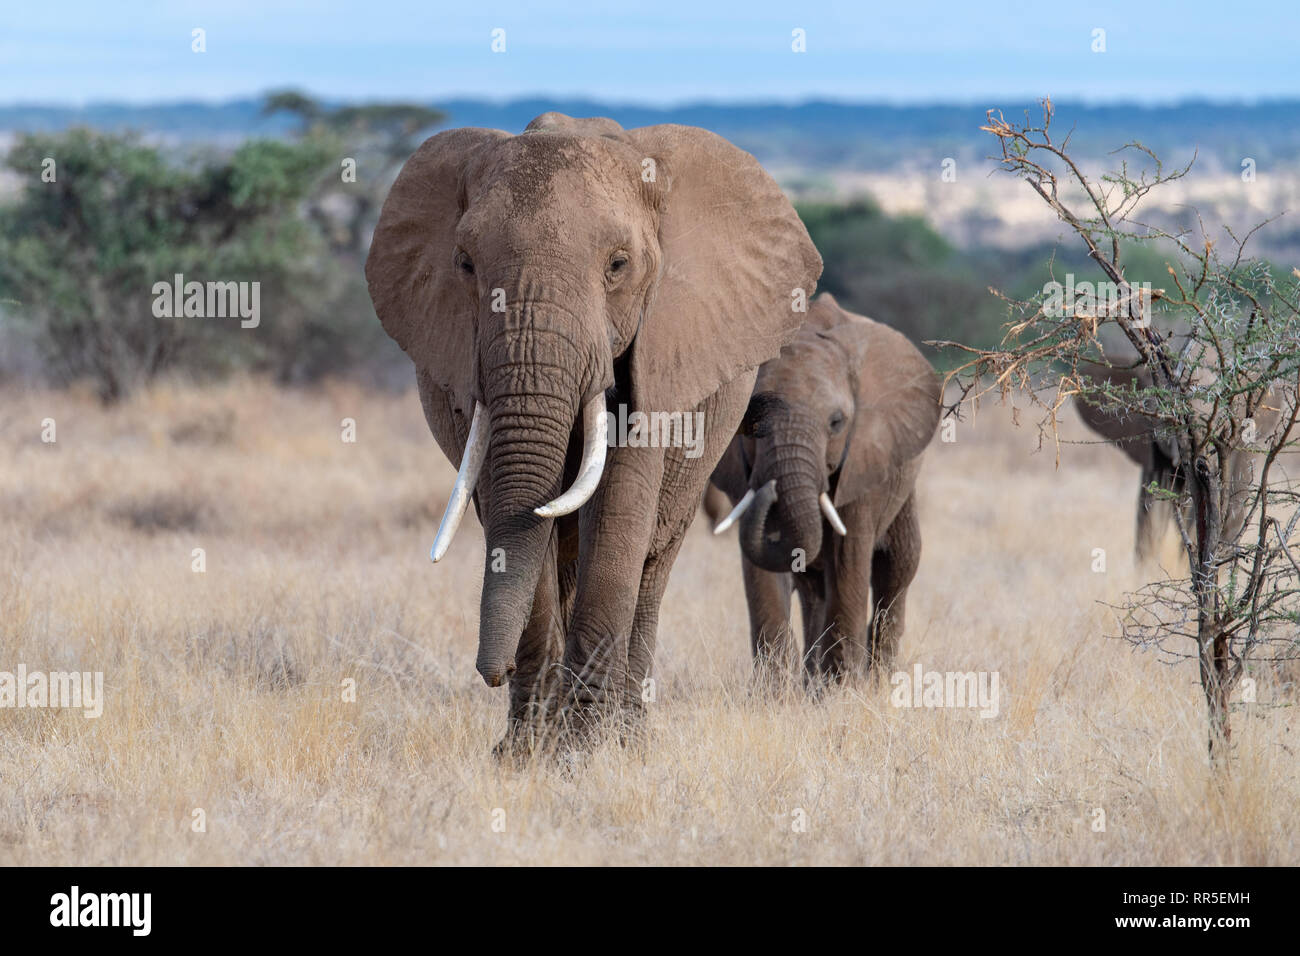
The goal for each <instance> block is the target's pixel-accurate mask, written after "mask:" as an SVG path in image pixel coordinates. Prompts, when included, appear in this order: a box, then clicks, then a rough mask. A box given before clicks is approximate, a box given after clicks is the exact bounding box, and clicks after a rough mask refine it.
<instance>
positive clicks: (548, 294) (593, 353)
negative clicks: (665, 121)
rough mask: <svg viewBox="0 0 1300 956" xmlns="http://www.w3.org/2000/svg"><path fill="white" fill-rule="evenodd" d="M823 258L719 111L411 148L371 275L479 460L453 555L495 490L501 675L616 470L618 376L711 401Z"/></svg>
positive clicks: (492, 589)
mask: <svg viewBox="0 0 1300 956" xmlns="http://www.w3.org/2000/svg"><path fill="white" fill-rule="evenodd" d="M820 271H821V260H820V257H818V255H817V253H816V250H815V249H814V248H813V246H812V243H811V241H810V240H809V239H808V235H807V232H806V231H805V230H804V228H803V226H802V224H801V223H800V222H799V220H798V217H797V216H796V215H795V213H794V210H793V208H792V207H791V205H790V203H789V202H788V200H786V198H785V197H784V196H783V195H782V193H781V191H780V189H779V188H778V187H777V185H776V184H775V183H774V182H773V181H772V180H771V178H770V177H768V176H767V174H766V173H764V172H763V170H762V169H761V167H760V166H759V165H758V163H757V162H756V161H755V160H754V159H753V157H751V156H749V155H748V154H747V153H744V152H742V151H741V150H739V149H737V148H735V147H734V146H732V145H731V144H729V143H727V142H726V141H725V140H723V139H721V138H720V137H718V136H715V135H714V134H712V133H709V132H706V131H704V130H701V129H695V128H692V127H683V126H673V125H665V126H654V127H647V128H643V129H637V130H627V131H625V130H623V129H622V127H620V126H619V125H618V124H617V123H615V122H614V121H612V120H608V119H572V118H570V117H567V116H563V115H561V114H558V113H548V114H545V115H543V116H540V117H538V118H537V119H535V120H534V121H533V122H532V123H530V124H529V125H528V127H527V129H526V130H525V131H524V132H523V133H522V134H520V135H517V136H513V135H510V134H508V133H504V132H501V131H498V130H486V129H470V128H464V129H455V130H450V131H447V132H442V133H438V134H437V135H435V136H433V137H431V138H430V139H428V140H427V141H426V142H425V143H424V144H423V145H422V146H421V147H420V148H419V150H418V151H417V152H416V153H415V155H414V156H412V157H411V159H410V160H409V161H408V162H407V163H406V165H405V166H404V167H403V169H402V172H401V174H400V175H399V176H398V178H397V180H396V182H395V183H394V184H393V187H392V190H391V192H390V194H389V196H388V198H387V200H386V201H385V203H384V207H383V212H382V214H381V216H380V220H379V224H378V226H377V228H376V230H375V235H374V240H373V243H372V246H371V250H370V256H369V258H368V260H367V262H366V278H367V281H368V283H369V287H370V295H371V298H372V300H373V301H374V305H375V311H376V312H377V314H378V316H379V318H380V320H381V321H382V323H383V325H384V328H385V330H386V331H387V332H388V334H389V335H390V336H392V338H394V339H395V340H396V341H397V342H398V344H399V345H401V347H402V348H403V349H404V350H405V351H406V353H407V354H408V355H409V356H410V358H411V360H412V361H413V362H414V363H415V366H416V369H417V375H418V377H419V379H420V381H421V383H422V384H421V388H422V394H423V397H424V398H425V404H426V412H428V409H429V407H430V404H431V403H433V404H437V403H438V402H442V403H445V408H444V410H443V412H442V413H441V415H437V414H431V413H430V414H427V417H428V418H429V420H430V425H431V427H432V428H433V430H434V433H435V438H437V440H438V443H439V445H440V446H441V447H442V449H443V451H444V452H445V453H446V454H447V456H448V458H450V459H451V460H452V461H453V462H457V463H458V464H459V468H460V471H459V475H458V477H457V482H456V486H455V488H454V490H453V493H452V496H451V500H450V501H449V503H448V507H447V512H446V514H445V516H444V518H443V523H442V525H441V527H440V529H439V533H438V537H437V539H436V541H435V545H434V551H433V558H434V560H435V561H436V560H438V559H439V558H441V557H442V556H443V554H444V553H445V552H446V549H447V546H448V544H449V543H450V541H451V536H452V535H453V534H454V533H455V530H456V527H457V525H458V524H459V522H460V520H461V517H462V515H463V514H464V512H465V510H466V508H467V507H468V504H469V502H470V500H471V498H475V499H476V501H477V506H478V510H479V515H480V518H481V520H482V523H483V526H484V531H485V534H486V538H487V565H486V566H485V569H484V584H483V592H482V604H481V615H480V632H479V647H478V660H477V668H478V671H479V673H480V674H481V675H482V676H483V678H484V680H485V681H486V682H487V683H488V684H489V685H490V686H497V685H498V684H500V683H502V681H503V680H504V679H505V678H506V677H507V676H508V675H509V673H510V672H511V670H512V668H513V657H514V654H515V650H516V646H517V644H518V641H519V637H520V634H521V632H522V630H523V628H524V626H525V623H526V621H527V617H528V614H529V610H530V607H531V605H532V601H533V594H534V589H535V588H536V586H537V583H538V580H539V573H540V569H541V567H542V562H543V561H544V560H545V559H546V555H547V553H548V547H549V542H550V539H551V535H552V533H553V531H554V524H555V521H556V519H557V518H561V517H562V516H564V515H568V514H571V513H574V512H577V511H578V510H579V509H580V508H581V507H582V505H583V504H584V503H585V502H586V501H587V499H588V498H590V497H591V496H592V494H593V493H594V491H595V490H596V488H597V486H598V484H599V482H600V480H601V476H602V470H603V468H604V465H605V461H606V454H607V452H606V427H605V423H606V397H607V395H615V394H616V395H617V396H618V400H619V401H620V402H625V403H627V404H628V405H629V406H630V407H631V408H633V409H640V410H656V411H684V410H689V409H693V408H695V407H696V405H698V404H699V403H700V402H701V401H703V400H704V399H706V398H707V397H709V396H710V395H712V394H713V393H714V392H716V391H717V390H718V388H719V387H720V386H721V385H722V384H723V383H726V382H729V381H730V380H732V379H733V378H735V377H736V376H738V375H740V374H742V373H747V372H749V371H751V370H752V369H754V368H756V367H757V366H758V365H759V364H761V363H762V362H763V361H765V360H766V359H767V358H770V357H771V356H772V355H774V354H776V352H777V351H778V350H779V348H780V346H781V345H782V344H783V343H784V342H786V341H788V340H789V339H790V338H791V337H792V336H793V334H794V332H795V331H796V330H797V327H798V322H799V319H800V318H801V316H800V315H798V314H797V313H794V312H793V311H792V309H791V307H790V302H791V294H792V290H793V289H796V288H802V289H804V290H806V291H809V292H810V291H811V285H812V284H814V283H815V282H816V278H817V276H818V274H819V273H820ZM424 393H428V394H424ZM430 395H433V396H434V397H432V398H431V397H430ZM439 422H440V423H441V424H439ZM566 489H567V490H566ZM646 507H650V508H653V507H654V504H653V503H649V504H647V505H646ZM570 520H572V519H570ZM494 555H504V557H505V561H506V564H505V568H506V570H505V571H504V572H502V571H501V569H500V567H499V566H498V567H497V568H495V569H494V568H493V566H492V565H493V562H494Z"/></svg>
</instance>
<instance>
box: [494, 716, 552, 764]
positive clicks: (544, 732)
mask: <svg viewBox="0 0 1300 956" xmlns="http://www.w3.org/2000/svg"><path fill="white" fill-rule="evenodd" d="M558 736H559V734H558V728H557V727H556V726H555V725H554V724H553V723H552V722H550V721H547V720H545V719H542V718H540V717H537V716H533V717H529V718H516V717H512V718H510V719H509V720H508V721H507V726H506V733H505V736H504V737H502V738H501V739H500V740H499V741H498V742H497V745H496V746H495V747H493V748H492V756H493V757H494V758H495V759H496V760H498V761H499V762H501V763H503V764H508V765H513V766H521V765H523V764H526V763H528V762H529V761H531V760H533V759H534V758H535V757H538V756H540V755H542V754H544V753H547V752H548V751H552V750H554V749H555V746H556V743H557V740H558Z"/></svg>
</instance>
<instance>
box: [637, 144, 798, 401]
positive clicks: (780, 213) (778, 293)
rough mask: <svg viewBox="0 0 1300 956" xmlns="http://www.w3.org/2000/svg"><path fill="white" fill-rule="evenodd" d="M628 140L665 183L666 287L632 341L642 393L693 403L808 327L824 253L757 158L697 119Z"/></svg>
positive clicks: (662, 185)
mask: <svg viewBox="0 0 1300 956" xmlns="http://www.w3.org/2000/svg"><path fill="white" fill-rule="evenodd" d="M628 135H629V137H630V139H631V141H632V143H633V144H634V145H635V147H636V148H637V149H638V150H640V151H641V152H642V153H643V155H644V157H645V158H646V159H651V160H653V161H654V163H653V166H650V165H649V164H645V163H643V168H653V169H654V170H655V175H656V177H657V182H658V185H659V190H658V195H659V196H660V197H661V199H660V219H659V241H660V247H661V249H662V253H663V261H662V263H661V273H660V280H659V285H658V289H657V291H656V293H655V295H654V299H653V301H652V302H651V303H650V305H649V308H648V310H647V312H646V314H645V315H644V316H643V318H642V321H641V327H640V330H639V331H638V333H637V337H636V341H635V344H634V345H633V348H632V358H631V372H632V375H631V377H632V400H633V402H634V404H635V405H636V407H637V408H639V409H641V410H643V411H687V410H690V409H693V408H695V406H696V405H698V404H699V403H700V402H701V401H703V400H704V399H705V398H707V397H708V396H710V395H712V394H713V393H714V392H716V391H717V390H718V388H719V387H721V386H722V385H723V384H725V383H726V382H729V381H731V380H732V379H733V378H735V377H736V376H737V375H740V374H742V373H743V372H745V371H748V370H749V369H753V368H757V367H758V366H759V365H761V364H763V363H764V362H766V361H767V360H768V359H770V358H773V357H774V356H776V354H777V353H778V352H780V351H781V347H782V346H783V345H785V344H786V343H788V342H789V341H790V340H791V338H793V337H794V334H795V333H796V332H797V331H798V330H799V326H800V325H801V324H802V323H803V319H804V315H805V313H804V312H803V311H802V309H804V308H806V307H807V302H808V301H809V300H810V299H811V298H812V295H813V291H814V289H815V287H816V284H817V277H818V276H820V275H821V270H822V260H821V256H819V255H818V254H817V249H816V248H815V247H814V246H813V244H812V240H811V239H809V238H808V231H807V230H806V229H805V228H804V226H803V223H802V222H800V220H799V216H798V214H797V213H795V211H794V207H793V206H792V205H791V204H790V201H789V200H788V199H786V197H785V195H784V194H783V193H782V192H781V189H780V187H779V186H777V184H776V182H775V181H774V180H773V179H772V177H771V176H769V175H768V174H767V173H766V172H764V171H763V168H762V167H761V166H760V165H759V164H758V160H756V159H754V157H753V156H751V155H749V154H748V153H746V152H745V151H743V150H741V149H737V148H736V147H735V146H733V145H731V144H730V143H729V142H727V141H726V140H725V139H723V138H722V137H720V136H717V135H715V134H714V133H710V132H708V131H707V130H702V129H698V128H696V127H693V126H677V125H671V124H669V125H664V126H647V127H644V128H642V129H636V130H631V131H630V132H629V134H628Z"/></svg>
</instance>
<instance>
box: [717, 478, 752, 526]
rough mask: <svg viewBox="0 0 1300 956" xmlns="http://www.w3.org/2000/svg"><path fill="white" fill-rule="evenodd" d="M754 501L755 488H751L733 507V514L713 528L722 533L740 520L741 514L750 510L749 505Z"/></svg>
mask: <svg viewBox="0 0 1300 956" xmlns="http://www.w3.org/2000/svg"><path fill="white" fill-rule="evenodd" d="M753 503H754V489H753V488H750V489H749V490H748V491H747V492H745V496H744V497H743V498H741V499H740V501H738V502H737V503H736V507H734V508H732V509H731V514H729V515H727V516H726V517H725V518H723V519H722V520H721V521H719V522H718V526H717V527H716V528H714V529H713V533H714V534H722V532H724V531H726V530H727V529H728V528H730V527H731V526H732V525H733V524H735V523H736V522H737V521H739V520H740V516H741V515H743V514H744V513H745V512H746V511H748V510H749V506H750V505H752V504H753Z"/></svg>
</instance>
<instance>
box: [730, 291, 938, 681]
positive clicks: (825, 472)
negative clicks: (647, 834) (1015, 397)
mask: <svg viewBox="0 0 1300 956" xmlns="http://www.w3.org/2000/svg"><path fill="white" fill-rule="evenodd" d="M939 397H940V389H939V382H938V377H937V376H936V374H935V372H934V369H933V368H932V367H931V366H930V363H929V362H927V361H926V359H925V357H924V356H922V355H921V353H920V352H919V351H917V349H916V348H915V347H914V346H913V345H912V344H911V343H910V342H908V341H907V339H906V338H905V337H904V336H902V335H901V334H899V333H898V332H896V331H895V330H893V329H891V328H889V327H887V326H884V325H881V324H880V323H878V322H874V321H872V320H871V319H867V318H864V317H862V316H858V315H854V314H853V313H849V312H845V311H844V310H843V309H841V308H840V307H839V305H838V304H837V303H836V302H835V300H834V299H833V298H831V297H830V296H829V295H822V296H820V297H818V298H817V300H816V301H815V302H814V303H813V304H812V306H811V308H810V309H809V314H808V320H807V322H806V323H805V325H804V328H803V329H802V331H801V332H800V333H799V336H798V337H797V338H796V339H795V341H794V342H792V343H791V344H790V345H788V346H787V347H786V348H785V349H783V350H782V352H781V354H780V356H779V357H778V358H776V359H773V360H772V361H770V362H768V363H766V364H765V365H764V366H763V367H762V369H760V370H759V374H758V379H757V382H756V384H755V386H754V396H753V398H752V399H751V400H750V405H749V409H748V410H747V412H746V415H745V418H744V421H743V423H742V427H741V434H739V435H737V437H736V438H735V439H734V440H733V442H732V444H731V446H730V447H729V448H728V449H727V453H726V455H724V456H723V459H722V461H721V462H719V464H718V467H717V468H716V469H715V471H714V474H713V477H712V482H713V484H714V485H715V486H716V487H718V488H720V489H721V490H722V491H724V492H725V493H726V495H727V497H728V498H729V499H730V500H731V501H732V502H733V503H735V502H737V501H739V500H740V499H741V497H742V496H743V495H744V493H745V492H746V491H749V490H753V491H754V492H755V495H756V497H755V499H754V503H753V505H752V506H751V507H750V508H749V510H748V511H746V512H745V513H744V515H743V516H742V518H741V519H740V522H739V537H740V548H741V556H742V559H741V560H742V565H743V570H744V578H745V594H746V598H747V600H748V604H749V620H750V637H751V645H752V649H753V652H754V657H755V665H756V669H757V671H758V672H759V673H760V674H766V675H767V676H769V677H772V678H774V679H775V681H776V682H777V683H780V682H781V680H782V667H781V665H782V664H783V663H784V662H785V661H788V660H789V658H790V657H792V656H793V653H792V643H793V637H792V635H791V634H790V599H791V594H792V592H798V594H799V602H800V605H801V606H802V608H803V619H804V653H803V663H804V670H805V675H806V677H807V679H808V681H809V683H810V684H812V685H813V686H817V685H819V684H821V683H823V682H826V681H834V680H839V679H842V678H844V677H845V676H847V675H850V674H854V673H861V672H863V671H864V670H866V671H872V670H874V671H877V672H880V671H881V670H882V669H884V668H888V667H889V666H891V664H892V662H893V659H894V656H895V654H896V653H897V650H898V642H899V638H900V637H901V636H902V633H903V626H904V612H905V605H906V600H907V588H908V585H909V584H910V583H911V581H912V578H913V577H914V576H915V574H916V569H917V566H918V563H919V561H920V555H921V531H920V525H919V524H918V521H917V514H916V498H915V491H914V488H915V483H916V477H917V474H918V472H919V470H920V467H921V454H922V452H923V451H924V450H925V448H926V446H927V445H928V444H929V442H930V439H931V437H932V436H933V434H934V430H935V426H936V425H937V424H938V420H939V411H940V407H939ZM823 492H826V493H828V494H829V495H830V497H831V500H832V502H833V504H834V506H835V509H836V511H837V512H838V513H839V515H840V517H841V519H842V520H843V522H844V524H845V526H846V528H847V531H848V533H847V535H845V536H843V537H841V536H840V535H839V534H838V533H836V532H835V530H834V529H833V528H832V527H831V525H830V524H829V522H828V521H827V519H826V517H825V516H824V514H823V512H822V510H821V508H820V506H819V504H818V496H819V495H821V494H822V493H823ZM706 507H707V508H709V510H711V511H716V510H718V508H719V505H718V503H717V502H716V500H715V501H714V502H708V501H707V500H706ZM799 568H802V570H798V569H799Z"/></svg>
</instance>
